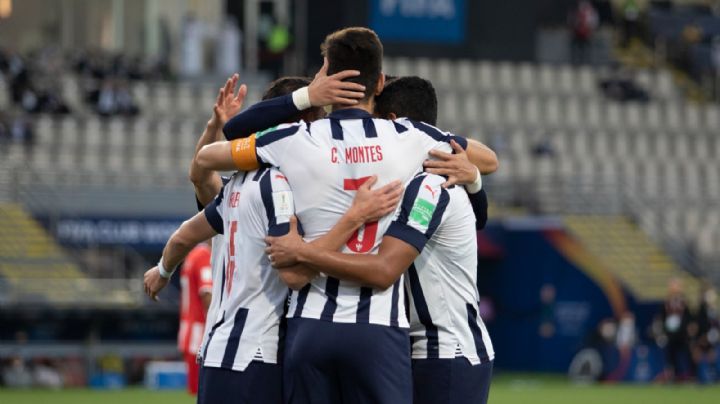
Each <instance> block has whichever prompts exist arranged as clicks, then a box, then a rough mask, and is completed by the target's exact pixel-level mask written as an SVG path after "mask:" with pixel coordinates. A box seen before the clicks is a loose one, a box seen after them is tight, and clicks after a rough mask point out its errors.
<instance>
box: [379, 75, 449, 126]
mask: <svg viewBox="0 0 720 404" xmlns="http://www.w3.org/2000/svg"><path fill="white" fill-rule="evenodd" d="M437 111H438V102H437V94H436V93H435V87H433V85H432V83H431V82H430V81H428V80H425V79H423V78H420V77H417V76H404V77H398V78H396V79H394V80H392V81H390V82H388V83H387V84H386V85H385V89H383V92H382V94H380V95H379V96H378V97H377V98H376V99H375V114H376V115H377V116H379V117H381V118H387V117H388V116H389V115H390V113H394V114H395V115H397V116H398V117H403V118H408V119H412V120H413V121H422V122H425V123H429V124H430V125H436V124H437Z"/></svg>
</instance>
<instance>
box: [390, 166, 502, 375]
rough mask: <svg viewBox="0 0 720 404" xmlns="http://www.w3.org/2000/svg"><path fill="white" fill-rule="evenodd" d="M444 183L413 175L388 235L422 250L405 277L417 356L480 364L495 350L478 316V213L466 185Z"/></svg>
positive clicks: (411, 327) (411, 334) (435, 177)
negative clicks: (458, 358)
mask: <svg viewBox="0 0 720 404" xmlns="http://www.w3.org/2000/svg"><path fill="white" fill-rule="evenodd" d="M444 182H445V178H443V177H440V176H437V175H428V174H420V175H418V176H417V177H416V178H415V179H413V180H412V181H411V182H410V183H409V184H408V185H407V187H406V190H405V195H404V196H403V202H402V205H401V210H400V214H399V215H398V219H397V220H396V221H395V222H393V224H392V225H391V226H390V229H389V230H388V233H387V234H388V235H390V236H393V237H396V238H399V239H401V240H404V241H406V242H407V243H409V244H412V245H413V246H414V247H415V248H417V249H418V251H421V253H420V255H419V256H418V257H417V258H416V259H415V262H414V263H413V265H412V266H411V267H410V269H409V270H408V273H407V274H406V277H405V279H406V286H407V288H408V293H409V296H410V303H411V304H410V337H411V339H412V342H413V344H412V357H413V359H427V358H454V357H456V356H464V357H466V358H467V359H468V360H469V361H470V362H471V363H472V364H474V365H476V364H479V363H481V362H487V361H490V360H493V359H494V357H495V353H494V351H493V347H492V342H491V341H490V336H489V335H488V332H487V329H486V328H485V324H484V323H483V321H482V319H481V318H480V316H479V314H478V302H479V299H480V295H479V293H478V290H477V232H476V230H475V216H474V214H473V210H472V206H471V205H470V201H469V199H468V196H467V194H466V192H465V190H464V188H462V187H453V188H451V189H447V190H446V189H443V188H442V187H441V184H442V183H444ZM458 353H459V354H458Z"/></svg>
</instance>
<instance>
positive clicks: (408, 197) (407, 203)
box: [395, 175, 425, 224]
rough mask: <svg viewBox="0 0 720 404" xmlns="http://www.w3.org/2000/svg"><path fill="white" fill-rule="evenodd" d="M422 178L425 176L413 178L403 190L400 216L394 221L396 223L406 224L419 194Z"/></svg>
mask: <svg viewBox="0 0 720 404" xmlns="http://www.w3.org/2000/svg"><path fill="white" fill-rule="evenodd" d="M424 178H425V176H423V175H420V176H417V177H415V178H413V180H412V181H410V184H408V186H407V188H405V194H404V195H403V200H402V205H401V206H400V215H398V218H397V219H395V221H396V222H399V223H403V224H407V222H408V217H409V215H410V211H412V208H413V205H415V199H416V198H417V195H418V192H420V185H422V182H423V179H424Z"/></svg>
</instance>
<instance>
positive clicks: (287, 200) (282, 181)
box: [260, 169, 295, 236]
mask: <svg viewBox="0 0 720 404" xmlns="http://www.w3.org/2000/svg"><path fill="white" fill-rule="evenodd" d="M260 194H261V195H262V201H263V206H264V209H265V213H266V214H267V218H268V229H267V232H268V235H269V236H282V235H285V234H287V233H288V231H290V217H291V216H292V215H294V214H295V203H294V201H293V193H292V190H291V189H290V184H289V183H288V181H287V178H285V176H284V175H283V174H282V173H281V172H280V171H279V170H277V169H269V170H267V171H266V172H265V174H263V176H262V177H261V178H260Z"/></svg>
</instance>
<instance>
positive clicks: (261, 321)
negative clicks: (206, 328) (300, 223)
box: [202, 168, 294, 371]
mask: <svg viewBox="0 0 720 404" xmlns="http://www.w3.org/2000/svg"><path fill="white" fill-rule="evenodd" d="M293 206H294V205H293V196H292V192H291V191H290V186H289V185H288V183H287V180H286V179H285V176H283V175H282V173H280V172H279V171H277V170H275V169H269V168H268V169H261V170H258V171H254V172H237V173H236V174H235V175H234V176H233V177H232V179H231V180H230V182H229V183H228V184H227V185H226V186H225V187H224V189H223V192H222V193H220V194H219V195H218V197H217V198H216V199H215V201H213V202H212V203H211V204H210V205H208V206H207V207H206V208H205V215H206V217H207V219H208V221H209V222H210V224H211V225H212V226H213V228H214V229H215V231H217V232H218V233H222V234H223V236H224V240H225V245H226V248H227V250H226V253H225V256H224V263H225V265H224V271H223V273H222V276H221V281H220V282H218V283H219V284H220V285H221V287H220V290H219V292H218V294H217V295H213V300H217V301H218V310H217V313H216V315H215V318H213V319H211V318H208V322H212V324H213V326H212V328H211V330H210V333H209V335H208V341H207V344H206V346H205V348H204V352H203V355H202V356H203V359H204V362H203V365H204V366H207V367H214V368H223V369H232V370H238V371H242V370H244V369H245V368H246V367H247V366H248V364H249V363H250V361H252V360H258V361H262V362H266V363H277V355H278V344H279V342H280V320H281V318H282V317H283V314H284V309H285V303H286V301H287V296H288V288H287V286H285V284H284V283H283V282H282V281H281V280H280V278H279V276H278V275H277V273H276V271H275V270H274V269H273V268H272V266H271V265H270V262H269V261H268V258H267V255H266V254H265V237H266V236H268V235H271V236H280V235H284V234H287V232H288V230H289V220H290V217H291V216H292V215H293V213H294V208H293Z"/></svg>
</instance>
